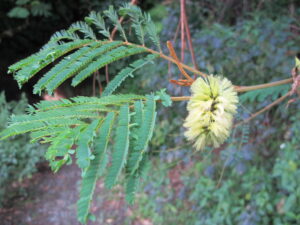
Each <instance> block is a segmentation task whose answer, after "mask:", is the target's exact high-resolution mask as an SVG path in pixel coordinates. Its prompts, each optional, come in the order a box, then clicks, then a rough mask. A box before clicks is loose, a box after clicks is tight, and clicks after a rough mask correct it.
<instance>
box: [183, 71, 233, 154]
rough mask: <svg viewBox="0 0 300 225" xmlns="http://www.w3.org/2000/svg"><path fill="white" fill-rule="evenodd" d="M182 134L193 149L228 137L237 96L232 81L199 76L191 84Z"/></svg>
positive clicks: (201, 147) (216, 143)
mask: <svg viewBox="0 0 300 225" xmlns="http://www.w3.org/2000/svg"><path fill="white" fill-rule="evenodd" d="M191 93H192V95H191V99H190V100H189V102H188V105H187V110H188V116H187V118H186V119H185V122H184V125H183V126H184V127H185V128H187V131H186V132H185V136H186V138H187V139H188V140H189V141H193V142H194V147H195V148H196V150H200V149H203V148H204V146H206V145H212V146H214V147H215V148H216V147H219V146H220V145H221V144H223V143H224V141H225V140H226V139H227V138H228V137H229V135H230V130H231V127H232V123H233V116H234V115H235V113H236V110H237V103H238V96H237V93H236V91H235V90H234V87H233V85H232V83H231V82H230V81H229V80H228V79H226V78H223V77H220V76H213V75H209V76H207V77H206V78H201V77H200V78H198V79H197V80H195V81H194V83H193V84H192V86H191Z"/></svg>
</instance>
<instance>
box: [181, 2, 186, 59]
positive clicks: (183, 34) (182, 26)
mask: <svg viewBox="0 0 300 225" xmlns="http://www.w3.org/2000/svg"><path fill="white" fill-rule="evenodd" d="M184 17H185V0H180V28H181V62H184V50H185V29H184V25H185V23H184Z"/></svg>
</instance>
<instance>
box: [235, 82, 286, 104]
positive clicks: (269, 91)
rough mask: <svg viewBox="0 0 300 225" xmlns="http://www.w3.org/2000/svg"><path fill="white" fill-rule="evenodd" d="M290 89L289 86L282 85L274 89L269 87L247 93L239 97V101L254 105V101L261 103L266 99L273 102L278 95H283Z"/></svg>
mask: <svg viewBox="0 0 300 225" xmlns="http://www.w3.org/2000/svg"><path fill="white" fill-rule="evenodd" d="M289 89H290V85H289V84H284V85H280V86H276V87H269V88H264V89H258V90H254V91H248V92H246V93H244V94H242V95H241V96H239V101H240V102H241V103H245V102H249V103H254V102H255V101H258V102H263V101H265V100H266V99H267V98H269V97H271V100H272V101H274V100H275V99H277V98H278V97H279V96H280V95H284V94H285V93H287V92H288V91H289Z"/></svg>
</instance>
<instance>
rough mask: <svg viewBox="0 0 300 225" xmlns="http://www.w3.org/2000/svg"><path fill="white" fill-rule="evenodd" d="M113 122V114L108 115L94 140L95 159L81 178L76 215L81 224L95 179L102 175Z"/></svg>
mask: <svg viewBox="0 0 300 225" xmlns="http://www.w3.org/2000/svg"><path fill="white" fill-rule="evenodd" d="M113 122H114V113H108V115H107V116H106V118H105V121H104V122H103V124H102V126H101V128H100V131H99V134H98V136H97V137H96V138H95V149H94V152H93V154H94V155H95V158H94V159H93V160H91V163H90V166H89V167H88V168H87V170H86V172H85V174H84V176H83V178H82V184H81V189H80V197H79V200H78V202H77V215H78V219H79V221H80V222H81V223H86V222H87V219H88V215H89V209H90V204H91V201H92V198H93V193H94V190H95V186H96V182H97V179H98V177H99V176H100V175H101V173H102V171H101V169H102V168H104V167H105V166H106V163H107V158H106V156H107V155H106V149H107V144H108V141H109V137H110V132H111V129H112V126H113ZM102 170H103V169H102Z"/></svg>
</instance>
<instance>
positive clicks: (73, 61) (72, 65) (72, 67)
mask: <svg viewBox="0 0 300 225" xmlns="http://www.w3.org/2000/svg"><path fill="white" fill-rule="evenodd" d="M120 44H121V42H119V41H114V42H108V43H107V42H94V43H92V44H91V45H90V46H87V47H83V48H81V49H79V50H77V51H76V52H75V53H73V54H71V55H68V56H66V57H65V58H64V59H62V60H61V61H60V63H58V64H57V65H56V66H54V67H53V68H52V69H51V70H50V71H49V72H47V73H46V74H45V75H44V76H43V77H42V78H41V79H40V80H39V81H38V83H37V84H36V85H35V86H34V90H33V92H34V93H36V94H37V93H40V92H41V91H42V90H43V89H44V88H47V91H48V92H50V93H52V92H53V90H54V89H55V88H57V87H58V86H59V85H60V84H61V83H62V82H64V81H65V80H67V79H68V78H70V77H72V76H73V75H75V74H76V73H78V72H79V71H81V70H82V69H83V68H85V67H86V66H88V65H89V64H90V63H91V62H92V61H93V59H94V58H95V57H99V56H100V57H101V55H102V54H103V53H105V52H107V51H110V50H111V49H113V48H116V47H118V46H119V45H120Z"/></svg>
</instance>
